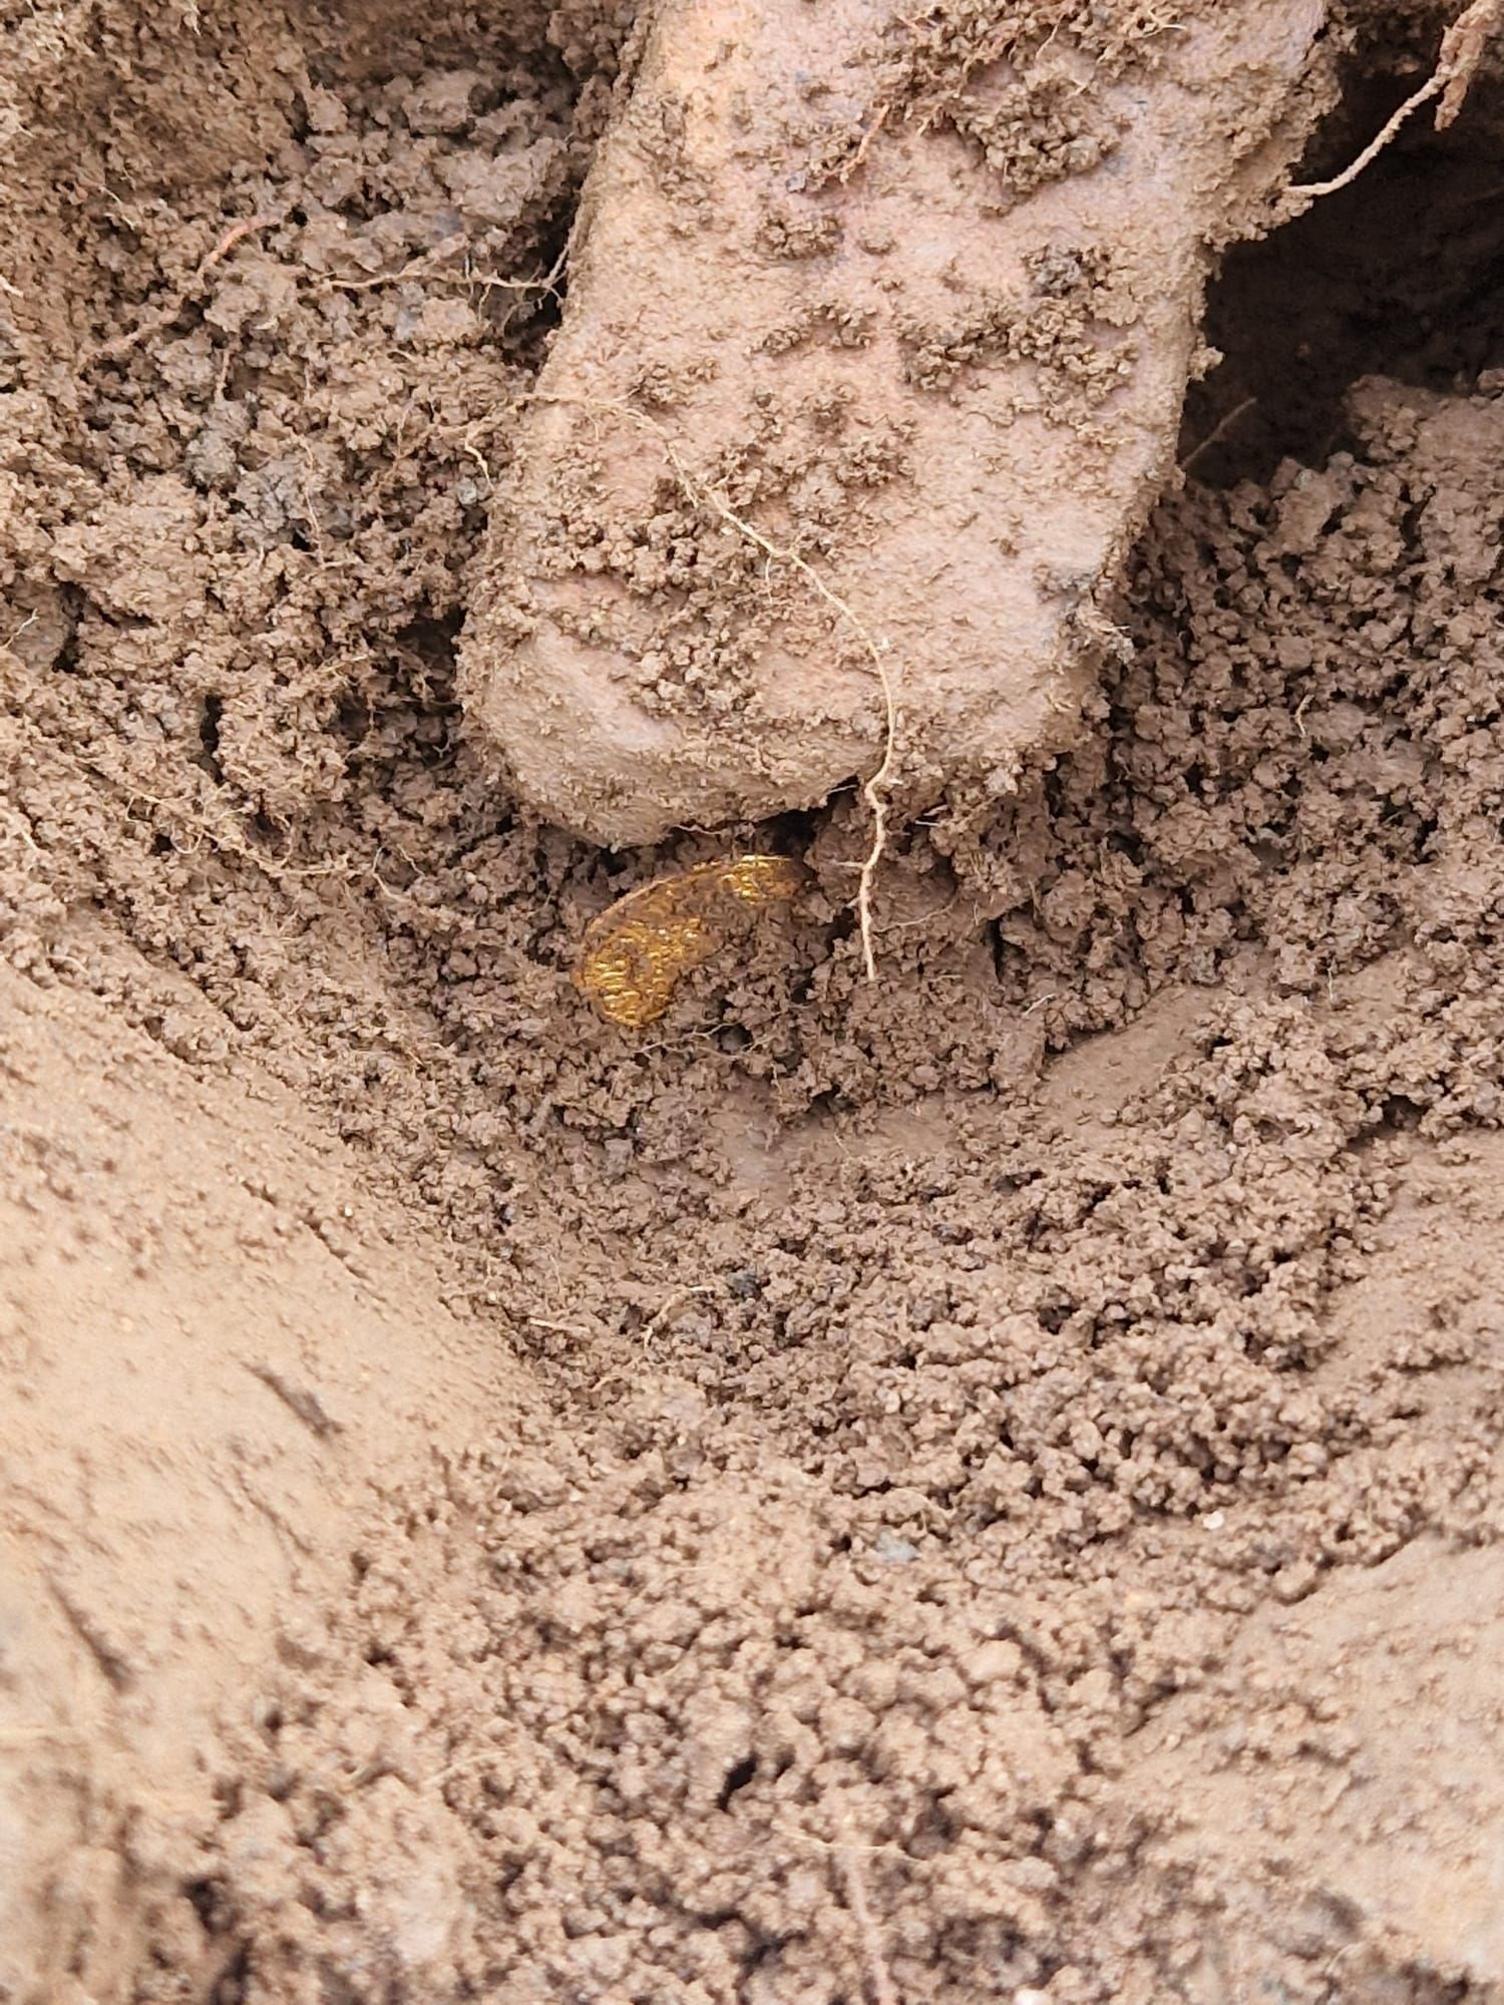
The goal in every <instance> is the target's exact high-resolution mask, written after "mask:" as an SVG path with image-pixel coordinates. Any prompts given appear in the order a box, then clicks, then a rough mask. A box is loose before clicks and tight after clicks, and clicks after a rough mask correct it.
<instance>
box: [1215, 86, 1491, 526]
mask: <svg viewBox="0 0 1504 2005" xmlns="http://www.w3.org/2000/svg"><path fill="white" fill-rule="evenodd" d="M1430 60H1431V58H1430V57H1426V58H1425V59H1424V61H1425V63H1426V65H1427V67H1429V63H1430ZM1424 74H1425V70H1422V71H1421V72H1420V73H1419V75H1424ZM1418 80H1419V76H1418V75H1407V76H1405V77H1404V78H1403V79H1400V80H1396V79H1394V78H1392V77H1385V78H1373V77H1369V78H1360V79H1357V80H1355V81H1354V83H1353V85H1352V86H1351V88H1350V89H1349V92H1348V95H1347V99H1346V101H1345V103H1344V105H1343V108H1342V110H1341V112H1339V113H1338V114H1337V116H1336V117H1334V118H1333V119H1332V120H1330V121H1329V122H1328V124H1327V126H1326V128H1325V129H1324V130H1323V132H1322V134H1321V138H1320V141H1319V151H1318V152H1317V153H1316V154H1315V155H1314V156H1313V157H1312V158H1311V159H1310V160H1308V161H1307V162H1306V163H1304V165H1303V166H1302V167H1301V169H1300V170H1299V172H1298V174H1297V177H1296V178H1297V179H1299V180H1317V179H1321V178H1326V177H1329V176H1330V175H1331V174H1333V173H1334V172H1337V171H1340V169H1341V167H1342V166H1343V165H1345V164H1346V163H1347V162H1348V161H1350V160H1352V159H1354V158H1355V157H1356V156H1357V155H1358V154H1359V153H1360V152H1361V151H1362V148H1363V146H1364V145H1365V144H1366V143H1367V141H1368V139H1369V138H1371V137H1372V135H1373V134H1374V133H1376V132H1378V131H1379V130H1380V128H1381V127H1382V126H1383V124H1384V122H1385V120H1386V118H1387V117H1388V116H1389V114H1390V113H1391V112H1392V111H1393V110H1394V109H1395V107H1396V106H1397V105H1398V103H1399V102H1400V101H1401V100H1402V99H1403V98H1405V97H1407V96H1408V95H1409V94H1410V93H1411V92H1412V91H1413V90H1414V89H1415V88H1416V84H1417V82H1418ZM1497 97H1498V93H1497V91H1496V90H1491V89H1490V87H1489V84H1488V82H1487V79H1481V80H1480V82H1479V85H1478V88H1477V89H1476V90H1475V91H1474V93H1473V95H1472V97H1471V98H1470V99H1469V100H1468V104H1467V107H1466V109H1465V111H1464V113H1463V115H1462V117H1461V118H1460V119H1459V120H1458V122H1457V124H1456V125H1455V126H1453V127H1452V128H1451V129H1450V130H1449V131H1447V132H1445V133H1437V132H1436V131H1435V130H1434V129H1433V127H1432V125H1431V113H1430V108H1429V107H1422V109H1421V110H1420V111H1418V112H1417V113H1416V114H1415V115H1414V117H1413V119H1412V120H1411V121H1410V123H1409V124H1408V125H1407V126H1406V127H1405V128H1404V129H1403V130H1402V132H1401V134H1400V136H1399V137H1398V138H1397V139H1396V140H1395V141H1394V142H1393V143H1392V144H1391V145H1390V146H1389V147H1388V148H1387V149H1386V151H1385V152H1384V153H1382V154H1380V156H1379V158H1378V159H1377V160H1376V161H1374V162H1373V163H1372V165H1370V166H1369V167H1367V168H1365V170H1364V171H1363V173H1362V174H1360V175H1359V176H1358V178H1357V179H1356V180H1355V181H1354V182H1353V183H1352V184H1351V185H1350V186H1349V187H1347V188H1343V189H1341V190H1339V191H1338V192H1337V193H1336V194H1335V195H1328V196H1324V197H1322V198H1321V199H1320V200H1319V201H1317V202H1316V203H1315V204H1314V205H1313V206H1312V207H1311V208H1310V209H1309V210H1307V212H1306V214H1305V215H1304V216H1301V217H1300V218H1298V219H1297V220H1296V221H1295V222H1293V223H1290V224H1288V225H1287V226H1286V227H1285V228H1283V229H1281V230H1277V231H1275V232H1274V234H1273V235H1272V236H1269V237H1265V238H1263V239H1262V240H1261V241H1259V242H1257V243H1252V244H1245V245H1242V246H1240V247H1239V248H1238V249H1237V250H1235V251H1233V252H1232V253H1231V254H1230V255H1229V256H1228V258H1227V261H1226V263H1225V264H1224V266H1223V269H1222V273H1221V276H1220V277H1219V279H1218V280H1217V282H1216V284H1215V285H1214V287H1213V288H1212V291H1211V295H1210V298H1209V300H1208V306H1207V318H1206V338H1207V340H1208V341H1209V342H1210V343H1211V344H1212V345H1213V346H1214V347H1216V348H1218V349H1220V350H1221V351H1222V353H1223V354H1224V356H1225V357H1226V360H1225V361H1224V362H1223V363H1222V364H1221V366H1220V367H1219V368H1217V369H1216V370H1214V371H1213V372H1212V374H1211V375H1210V376H1209V377H1208V378H1207V379H1206V380H1205V381H1204V382H1202V383H1197V384H1193V385H1192V387H1191V390H1190V392H1189V394H1188V395H1187V398H1186V406H1185V416H1184V422H1183V425H1182V432H1181V447H1180V457H1181V463H1182V464H1183V465H1187V464H1188V466H1189V470H1190V472H1192V473H1193V475H1194V477H1195V478H1196V479H1197V480H1198V481H1201V482H1203V483H1205V484H1206V485H1208V486H1218V487H1226V486H1231V485H1232V484H1233V483H1234V482H1236V481H1239V480H1244V479H1249V480H1258V481H1263V480H1266V479H1267V478H1268V476H1269V475H1270V474H1271V473H1272V472H1273V470H1274V469H1275V467H1276V466H1277V465H1278V464H1279V462H1280V461H1281V460H1282V459H1285V458H1290V459H1295V460H1299V461H1301V462H1302V463H1303V464H1305V465H1308V466H1321V465H1322V464H1323V463H1324V462H1325V461H1326V460H1327V459H1328V458H1329V457H1330V455H1331V454H1332V453H1333V452H1337V451H1340V450H1343V449H1344V448H1345V447H1346V446H1348V445H1349V444H1350V443H1351V442H1350V440H1349V439H1348V436H1347V429H1346V417H1345V413H1344V408H1343V403H1344V397H1345V394H1346V392H1347V390H1348V388H1349V386H1350V385H1351V384H1352V383H1354V382H1356V381H1357V380H1358V379H1359V378H1361V377H1363V376H1368V375H1375V374H1377V375H1385V376H1392V377H1396V378H1398V379H1399V380H1400V381H1401V382H1404V383H1409V384H1413V385H1416V386H1418V387H1422V388H1428V389H1435V390H1459V389H1461V390H1468V389H1471V388H1473V387H1474V386H1475V384H1476V382H1477V379H1478V377H1479V375H1480V374H1481V373H1482V372H1484V371H1485V370H1488V369H1493V368H1498V367H1500V366H1504V120H1501V119H1500V117H1499V114H1498V109H1497V104H1496V102H1495V101H1496V100H1497ZM1219 428H1221V435H1220V436H1217V434H1218V431H1219ZM1208 441H1211V443H1208Z"/></svg>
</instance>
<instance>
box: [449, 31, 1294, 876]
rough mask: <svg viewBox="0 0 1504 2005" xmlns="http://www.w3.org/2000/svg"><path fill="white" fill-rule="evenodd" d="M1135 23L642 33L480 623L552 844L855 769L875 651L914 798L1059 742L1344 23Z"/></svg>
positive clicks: (487, 708) (476, 680) (902, 778)
mask: <svg viewBox="0 0 1504 2005" xmlns="http://www.w3.org/2000/svg"><path fill="white" fill-rule="evenodd" d="M1125 11H1128V12H1131V11H1132V10H1122V9H1085V8H1081V7H1076V6H1067V5H1065V4H1063V0H1062V4H1061V5H1060V6H1058V7H1057V8H1056V9H1055V10H1054V13H1055V15H1056V16H1058V19H1056V20H1055V23H1054V27H1053V30H1052V29H1051V27H1050V10H1049V9H1047V8H1040V7H1033V8H1027V9H1025V8H1018V7H1013V6H1006V5H994V6H992V7H991V8H988V9H984V10H982V11H981V12H973V13H966V12H965V11H964V10H962V9H960V8H956V9H954V10H952V11H951V12H950V13H949V14H947V15H945V16H943V17H942V16H940V15H937V14H935V13H931V14H927V15H925V16H923V18H922V20H921V21H917V22H916V21H910V20H907V19H905V18H904V12H903V9H901V8H900V7H898V6H897V5H896V4H888V0H826V4H822V5H820V6H818V7H815V6H811V5H810V4H809V0H663V4H661V5H660V6H659V7H658V8H657V10H656V13H655V16H654V18H653V22H652V26H651V29H650V30H649V32H648V33H647V35H646V38H645V43H644V47H643V51H642V55H641V59H640V64H639V68H638V71H637V75H636V78H635V81H634V83H633V84H632V86H631V88H630V91H629V92H627V93H626V94H624V100H623V105H622V109H621V111H620V114H619V116H618V118H617V121H616V124H615V126H614V128H613V130H612V131H611V133H610V134H609V135H608V137H607V139H606V140H605V142H604V144H603V146H602V148H601V150H600V154H599V156H598V159H597V163H596V165H595V167H594V169H593V172H592V175H591V179H590V182H589V184H588V187H587V190H586V199H585V206H584V210H583V212H582V221H581V225H580V228H579V230H578V232H577V242H576V245H575V247H574V252H573V256H572V260H571V268H570V284H569V297H568V302H567V305H566V309H565V315H564V324H563V326H562V328H561V330H560V332H559V334H558V337H557V340H556V344H555V347H554V349H553V352H552V354H551V356H550V358H549V361H548V364H547V367H546V368H545V370H544V372H543V375H542V378H541V381H540V383H539V387H538V391H537V396H536V401H535V402H534V404H533V407H532V409H531V410H530V411H529V412H528V413H527V414H526V415H525V417H524V421H523V424H522V427H521V434H520V440H519V444H518V449H517V455H516V459H515V464H514V474H513V478H512V481H511V484H510V489H509V493H508V495H507V497H506V499H505V502H504V504H503V505H502V506H501V507H500V508H499V510H498V513H497V517H496V520H495V522H494V525H493V528H492V532H491V541H490V548H489V555H488V559H487V562H486V564H485V566H484V567H483V569H482V572H481V575H480V578H479V582H478V588H477V591H476V593H475V597H474V601H473V605H472V610H471V616H470V620H469V623H468V626H467V629H466V633H465V638H464V670H465V676H464V680H465V687H466V690H467V693H468V699H469V702H470V705H471V707H472V709H473V712H474V714H475V715H476V716H477V717H478V718H479V719H480V720H481V722H482V724H483V725H484V727H485V728H486V729H487V730H488V731H489V732H490V733H491V734H492V735H493V737H494V739H495V741H496V743H497V745H498V746H499V748H500V750H501V753H502V754H503V756H504V761H505V764H506V766H507V768H508V770H509V773H510V776H511V779H512V780H513V782H514V783H515V785H516V786H517V787H518V788H519V790H520V791H521V793H522V794H523V795H524V796H525V797H526V798H527V799H528V800H530V801H531V802H533V803H534V804H536V806H537V807H539V808H540V809H541V810H542V811H543V812H544V813H545V814H547V815H548V816H549V817H551V818H553V819H555V820H557V821H559V822H561V823H564V824H565V825H567V826H568V827H570V828H572V829H575V830H577V831H579V832H581V833H583V834H586V835H588V836H591V837H593V838H595V839H596V840H599V841H602V842H609V843H626V842H646V841H653V840H656V839H657V838H658V837H659V836H661V835H663V834H664V833H665V831H667V830H668V829H669V828H671V827H673V826H675V825H680V824H692V825H700V826H704V825H712V824H716V823H722V822H726V821H730V820H733V819H737V818H742V817H755V816H761V815H765V814H768V813H770V812H773V811H776V810H781V809H785V808H792V807H807V806H810V805H812V804H813V803H815V802H817V801H819V800H821V799H823V798H824V797H825V796H826V795H827V794H828V793H829V792H830V791H831V790H832V789H833V788H836V787H838V786H840V785H841V784H842V783H843V782H845V781H847V780H849V779H851V778H853V777H860V778H863V779H869V780H870V779H871V777H872V776H873V775H874V773H876V772H877V771H878V769H879V768H880V767H881V766H882V762H883V760H884V753H885V745H886V740H887V732H888V717H887V714H886V707H885V702H884V694H883V690H882V687H881V683H882V679H883V678H882V675H881V674H880V673H879V666H880V664H881V666H882V667H883V668H885V669H886V672H887V676H888V678H889V679H890V681H891V684H892V688H893V691H894V694H895V696H896V707H897V719H896V732H895V736H894V742H893V747H892V758H891V760H890V761H889V765H888V768H887V769H886V770H885V771H884V773H883V775H882V785H883V787H884V790H890V783H891V791H892V792H893V793H894V794H895V796H898V797H901V798H902V799H904V800H906V801H907V802H908V803H909V804H910V805H913V804H915V803H917V802H918V801H920V800H921V799H926V798H933V797H935V796H937V795H938V794H939V793H940V792H941V791H942V790H943V789H944V788H945V787H946V786H947V785H950V784H952V783H955V782H957V781H964V782H966V783H968V785H970V786H972V787H975V786H976V785H981V786H982V787H983V788H984V789H990V790H992V791H996V792H1001V791H1006V790H1007V789H1008V788H1009V787H1010V785H1011V783H1012V779H1013V776H1014V774H1015V772H1016V770H1017V767H1018V764H1019V760H1020V757H1021V755H1022V754H1023V753H1024V752H1025V751H1026V750H1027V749H1028V748H1029V747H1031V746H1033V745H1035V744H1036V743H1037V742H1039V741H1040V740H1060V739H1062V738H1063V737H1064V736H1065V735H1068V731H1069V727H1070V722H1071V720H1072V718H1073V716H1074V714H1075V712H1076V709H1077V705H1078V698H1079V679H1080V677H1081V675H1082V674H1083V672H1084V670H1083V663H1084V661H1085V660H1086V659H1087V657H1089V655H1090V652H1091V644H1093V643H1096V642H1099V641H1100V640H1101V639H1102V638H1103V632H1104V627H1103V617H1102V609H1101V602H1102V599H1103V597H1104V584H1107V583H1110V581H1111V580H1112V579H1113V578H1114V575H1115V573H1116V570H1117V567H1118V564H1119V561H1120V559H1121V557H1122V554H1123V552H1124V550H1125V548H1126V546H1127V545H1128V544H1129V543H1130V542H1131V540H1132V538H1133V537H1134V536H1135V534H1136V533H1137V532H1138V530H1139V528H1140V526H1141V524H1142V522H1143V519H1144V516H1145V513H1146V511H1147V509H1148V507H1149V506H1150V504H1151V502H1152V499H1153V497H1154V496H1155V494H1156V493H1157V491H1158V490H1159V489H1160V487H1161V486H1162V484H1163V482H1164V480H1165V479H1166V477H1167V475H1168V473H1169V472H1170V470H1171V468H1172V463H1173V461H1172V455H1173V445H1174V439H1175V434H1176V424H1177V419H1178V416H1179V411H1180V405H1181V398H1182V393H1183V391H1184V387H1185V384H1186V381H1187V377H1188V374H1189V372H1190V370H1191V368H1192V367H1193V365H1194V358H1195V356H1196V353H1197V348H1198V321H1199V314H1200V309H1201V302H1202V293H1203V286H1204V283H1205V279H1206V275H1207V272H1208V269H1209V265H1210V262H1211V257H1212V253H1213V251H1214V250H1215V248H1216V247H1217V246H1219V245H1220V244H1223V243H1225V242H1226V241H1228V240H1229V239H1230V238H1232V237H1234V236H1237V235H1238V234H1241V233H1246V232H1247V231H1248V230H1250V229H1253V228H1256V227H1257V224H1258V219H1259V217H1260V214H1261V213H1262V214H1265V215H1267V209H1268V205H1267V202H1266V201H1265V199H1264V198H1265V197H1266V196H1267V194H1268V191H1269V189H1270V187H1271V186H1272V185H1273V183H1274V182H1275V181H1276V180H1278V179H1279V178H1280V177H1282V176H1283V175H1284V174H1285V173H1286V172H1287V170H1288V167H1289V164H1290V162H1291V160H1292V158H1293V157H1294V154H1295V152H1296V151H1297V150H1298V147H1299V145H1300V143H1301V141H1302V140H1303V138H1304V136H1305V134H1306V132H1307V130H1308V129H1309V125H1310V122H1311V118H1312V116H1313V115H1314V104H1315V99H1316V97H1317V96H1318V95H1319V93H1318V92H1317V91H1315V90H1313V89H1311V88H1309V87H1303V86H1302V79H1303V77H1305V76H1306V73H1307V71H1308V69H1309V67H1310V65H1311V61H1312V43H1313V38H1314V37H1315V36H1316V35H1317V32H1318V30H1319V29H1320V27H1321V26H1322V21H1323V14H1324V8H1323V5H1322V0H1237V4H1230V0H1215V4H1213V0H1203V4H1200V5H1197V4H1192V5H1189V6H1186V7H1182V8H1180V9H1178V10H1177V18H1176V20H1175V22H1173V23H1171V24H1168V25H1165V26H1163V27H1162V28H1160V29H1158V30H1157V31H1153V32H1149V33H1144V32H1142V30H1138V31H1135V30H1132V29H1129V28H1118V27H1113V26H1111V25H1102V24H1104V23H1110V22H1112V21H1114V20H1121V19H1122V17H1123V15H1124V13H1125ZM1025 15H1028V16H1030V17H1032V19H1033V24H1034V25H1033V26H1032V28H1029V29H1020V28H1019V27H1018V25H1017V21H1016V19H1015V17H1022V16H1025ZM1072 21H1074V22H1075V26H1074V27H1073V26H1071V25H1070V24H1071V22H1072ZM1088 22H1096V23H1097V24H1098V25H1096V26H1088V25H1086V24H1087V23H1088ZM733 518H736V519H733Z"/></svg>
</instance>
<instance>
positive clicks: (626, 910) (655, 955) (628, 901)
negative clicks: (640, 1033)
mask: <svg viewBox="0 0 1504 2005" xmlns="http://www.w3.org/2000/svg"><path fill="white" fill-rule="evenodd" d="M808 877H809V872H808V871H807V870H806V869H805V867H804V865H803V864H802V863H796V862H795V861H794V859H793V858H792V857H788V856H732V857H727V858H726V859H725V861H724V862H720V863H697V864H694V865H693V866H692V867H691V868H690V869H688V870H681V871H680V872H679V873H678V874H677V875H676V876H674V877H660V878H659V879H658V881H657V882H656V883H654V884H642V885H639V886H638V888H637V889H636V890H635V891H629V892H628V893H627V895H626V897H625V898H618V899H617V901H616V903H615V904H614V905H612V906H608V908H607V909H606V910H605V911H604V912H602V913H601V915H600V917H599V918H597V919H594V920H592V921H591V923H590V925H589V927H588V928H587V929H586V932H585V938H584V942H583V944H582V946H581V950H580V960H579V965H578V966H577V967H576V969H575V975H574V979H575V983H576V986H577V987H578V988H579V989H580V990H582V992H583V993H584V994H585V995H587V996H588V997H589V998H590V1000H591V1002H592V1003H594V1005H595V1007H596V1008H597V1009H598V1010H599V1011H600V1013H601V1015H602V1016H603V1017H606V1018H607V1019H608V1020H609V1021H610V1022H611V1023H619V1024H621V1025H623V1026H624V1027H625V1028H626V1029H628V1030H640V1029H641V1028H642V1027H643V1025H644V1024H649V1023H652V1022H653V1021H654V1019H655V1018H657V1017H660V1016H662V1014H663V1012H664V1011H665V1010H666V1009H667V1008H668V1006H669V1003H670V1001H671V1000H672V997H673V993H674V988H675V986H676V984H677V983H678V980H679V977H680V976H681V975H683V974H685V973H687V972H688V970H689V969H691V968H698V967H700V966H701V965H702V964H703V963H704V962H706V961H708V960H709V959H710V956H711V955H712V954H713V953H715V951H716V949H717V948H718V947H720V946H721V945H722V944H723V942H724V940H725V939H726V936H727V935H728V933H730V932H731V931H733V930H734V928H735V927H736V926H737V925H738V924H739V923H744V922H745V920H746V919H747V918H748V917H749V916H750V915H751V914H753V913H755V912H757V911H758V910H760V909H761V908H762V907H764V906H767V905H779V904H784V903H786V902H787V901H788V900H789V899H790V898H792V897H794V896H795V895H796V893H797V892H798V891H799V890H800V888H801V887H802V886H803V885H804V884H805V883H806V882H807V880H808Z"/></svg>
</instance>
